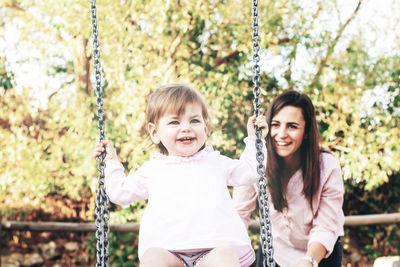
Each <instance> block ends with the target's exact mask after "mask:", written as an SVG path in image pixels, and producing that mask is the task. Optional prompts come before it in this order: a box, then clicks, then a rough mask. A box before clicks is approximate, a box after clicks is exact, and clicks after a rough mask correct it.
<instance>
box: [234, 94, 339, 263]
mask: <svg viewBox="0 0 400 267" xmlns="http://www.w3.org/2000/svg"><path fill="white" fill-rule="evenodd" d="M266 119H267V122H268V125H269V128H270V131H269V133H268V135H267V137H266V146H267V168H266V177H267V179H268V182H269V183H268V187H269V191H270V194H271V201H272V204H273V205H271V210H270V213H271V225H272V236H273V248H274V259H275V261H276V262H277V264H278V266H282V267H289V266H304V267H307V266H318V264H319V266H332V267H336V266H341V260H342V251H341V244H340V238H339V236H341V235H343V224H344V215H343V211H342V204H343V191H344V189H343V181H342V174H341V169H340V165H339V163H338V162H337V160H336V159H335V158H334V157H333V155H332V154H330V153H328V152H327V151H326V150H324V149H323V148H321V147H320V145H319V133H318V127H317V122H316V116H315V110H314V106H313V104H312V102H311V100H310V98H309V97H308V96H307V95H305V94H301V93H299V92H297V91H287V92H284V93H282V94H280V95H278V96H277V97H276V98H275V99H274V100H273V102H272V103H271V105H270V106H269V108H268V111H267V113H266ZM257 191H258V187H257V185H253V186H241V187H235V189H234V193H233V198H234V201H235V205H236V208H237V210H238V212H239V214H240V216H241V217H242V219H243V220H244V222H245V223H246V224H248V223H249V221H250V214H251V212H252V211H253V210H254V209H255V206H256V199H257ZM258 255H259V259H258V265H257V266H262V258H261V257H262V254H261V253H259V254H258Z"/></svg>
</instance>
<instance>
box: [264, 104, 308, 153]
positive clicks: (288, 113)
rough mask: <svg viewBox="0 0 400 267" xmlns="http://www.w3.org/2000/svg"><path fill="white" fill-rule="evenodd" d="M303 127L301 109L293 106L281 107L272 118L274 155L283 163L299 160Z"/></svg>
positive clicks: (303, 121)
mask: <svg viewBox="0 0 400 267" xmlns="http://www.w3.org/2000/svg"><path fill="white" fill-rule="evenodd" d="M305 126H306V122H305V120H304V117H303V112H302V109H301V108H299V107H295V106H285V107H283V108H282V109H281V110H280V111H279V112H278V113H276V114H275V116H274V117H273V118H272V121H271V129H270V131H271V138H272V140H273V144H274V147H275V151H276V153H277V154H278V155H279V156H280V157H282V158H284V160H285V161H287V160H298V159H299V158H300V150H299V148H300V146H301V144H302V143H303V139H304V130H305Z"/></svg>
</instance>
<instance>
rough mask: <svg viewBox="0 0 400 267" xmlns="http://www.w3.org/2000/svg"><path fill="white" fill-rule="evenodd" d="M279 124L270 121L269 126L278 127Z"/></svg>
mask: <svg viewBox="0 0 400 267" xmlns="http://www.w3.org/2000/svg"><path fill="white" fill-rule="evenodd" d="M278 126H279V125H278V124H277V123H272V124H271V127H278Z"/></svg>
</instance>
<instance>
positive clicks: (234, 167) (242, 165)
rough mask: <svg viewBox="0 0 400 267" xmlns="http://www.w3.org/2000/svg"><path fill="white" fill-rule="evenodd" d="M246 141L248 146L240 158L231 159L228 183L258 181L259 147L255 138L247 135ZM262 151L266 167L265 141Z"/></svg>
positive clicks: (252, 182) (236, 184)
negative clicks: (257, 147)
mask: <svg viewBox="0 0 400 267" xmlns="http://www.w3.org/2000/svg"><path fill="white" fill-rule="evenodd" d="M244 142H245V144H246V147H245V149H244V151H243V153H242V155H241V157H240V159H230V162H229V166H228V168H227V180H226V181H227V185H230V186H240V185H249V184H254V183H257V181H258V178H259V174H258V172H257V167H258V165H259V163H258V161H257V158H256V153H257V149H256V146H255V139H254V138H249V137H246V138H245V139H244ZM262 152H263V155H264V159H263V164H264V167H265V162H266V157H267V155H266V148H265V142H264V141H263V148H262Z"/></svg>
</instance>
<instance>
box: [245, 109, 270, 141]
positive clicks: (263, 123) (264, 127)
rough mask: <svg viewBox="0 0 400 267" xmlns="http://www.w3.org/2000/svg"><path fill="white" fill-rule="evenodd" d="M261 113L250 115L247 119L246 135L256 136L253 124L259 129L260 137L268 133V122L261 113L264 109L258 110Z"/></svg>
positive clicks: (263, 137)
mask: <svg viewBox="0 0 400 267" xmlns="http://www.w3.org/2000/svg"><path fill="white" fill-rule="evenodd" d="M260 111H261V112H260V113H261V114H260V115H258V117H256V116H255V115H253V116H251V117H250V118H249V120H248V121H247V135H248V136H249V137H253V138H256V130H255V129H254V127H255V126H257V127H258V128H260V129H261V138H262V139H265V137H267V134H268V124H267V120H266V118H265V116H264V115H263V113H264V110H263V109H261V110H260Z"/></svg>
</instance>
